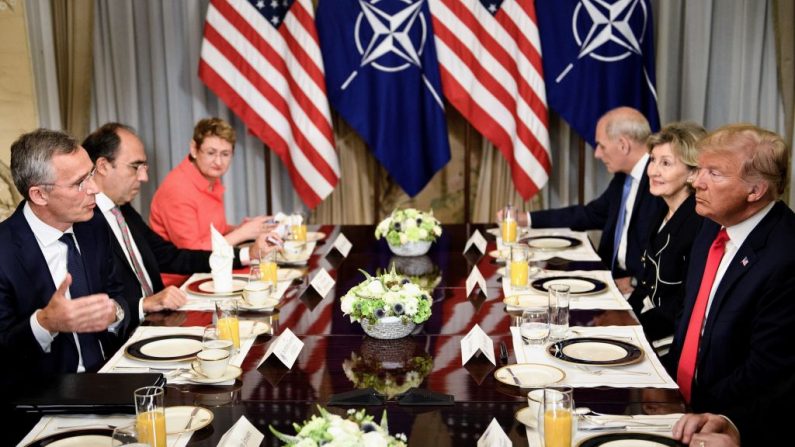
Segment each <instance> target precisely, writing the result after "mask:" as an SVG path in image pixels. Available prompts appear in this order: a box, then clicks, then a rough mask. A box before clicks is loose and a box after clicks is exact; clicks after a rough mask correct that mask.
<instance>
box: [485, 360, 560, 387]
mask: <svg viewBox="0 0 795 447" xmlns="http://www.w3.org/2000/svg"><path fill="white" fill-rule="evenodd" d="M511 372H513V374H511ZM514 376H515V378H514ZM565 377H566V373H564V372H563V370H561V369H559V368H555V367H554V366H549V365H543V364H540V363H517V364H515V365H506V366H503V367H502V368H500V369H498V370H497V371H494V378H495V379H497V380H498V381H500V382H502V383H504V384H506V385H511V386H518V387H520V388H541V387H545V386H547V385H552V384H553V383H558V382H560V381H561V380H563V379H564V378H565ZM517 381H518V382H519V383H516V382H517Z"/></svg>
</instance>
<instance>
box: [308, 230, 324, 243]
mask: <svg viewBox="0 0 795 447" xmlns="http://www.w3.org/2000/svg"><path fill="white" fill-rule="evenodd" d="M325 238H326V233H324V232H322V231H307V232H306V241H307V242H314V241H320V240H323V239H325Z"/></svg>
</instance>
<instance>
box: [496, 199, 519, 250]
mask: <svg viewBox="0 0 795 447" xmlns="http://www.w3.org/2000/svg"><path fill="white" fill-rule="evenodd" d="M517 229H518V226H517V224H516V208H514V207H513V205H508V206H506V207H505V208H503V209H502V220H501V221H500V234H501V236H502V243H503V244H506V245H510V244H513V243H515V242H516V232H517Z"/></svg>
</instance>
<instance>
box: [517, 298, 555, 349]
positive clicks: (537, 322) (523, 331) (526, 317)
mask: <svg viewBox="0 0 795 447" xmlns="http://www.w3.org/2000/svg"><path fill="white" fill-rule="evenodd" d="M519 334H520V335H521V336H522V340H523V341H524V343H525V344H527V345H535V346H541V345H543V344H544V343H546V341H547V338H548V337H549V308H547V307H538V308H530V309H525V311H524V312H522V320H521V323H520V325H519Z"/></svg>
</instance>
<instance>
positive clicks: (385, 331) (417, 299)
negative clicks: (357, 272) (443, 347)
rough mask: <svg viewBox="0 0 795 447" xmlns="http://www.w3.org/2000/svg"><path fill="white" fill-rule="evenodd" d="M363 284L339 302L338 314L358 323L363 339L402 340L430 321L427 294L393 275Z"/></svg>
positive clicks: (400, 277) (386, 274) (372, 279)
mask: <svg viewBox="0 0 795 447" xmlns="http://www.w3.org/2000/svg"><path fill="white" fill-rule="evenodd" d="M362 273H364V275H365V280H364V281H362V282H361V283H359V284H357V285H355V286H353V287H351V289H350V290H349V291H348V293H346V294H345V296H343V297H342V299H341V300H340V306H341V307H342V313H343V314H345V315H350V318H351V323H355V322H359V323H360V324H361V325H362V328H363V329H364V332H366V333H367V335H369V336H371V337H375V338H381V339H392V338H400V337H405V336H406V335H408V334H410V333H411V331H413V330H414V327H415V326H416V325H417V324H420V323H423V322H425V321H426V320H427V319H428V318H430V317H431V303H432V301H431V297H430V296H429V295H428V293H427V292H426V291H425V290H423V289H422V288H420V287H419V286H417V285H416V284H414V283H412V282H411V281H409V280H408V279H407V278H406V277H404V276H402V275H398V274H397V273H395V271H394V270H393V271H391V272H389V273H384V274H382V275H378V276H370V275H369V274H368V273H367V272H364V271H363V272H362Z"/></svg>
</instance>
